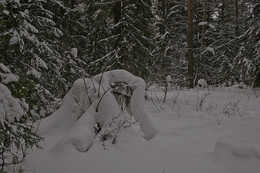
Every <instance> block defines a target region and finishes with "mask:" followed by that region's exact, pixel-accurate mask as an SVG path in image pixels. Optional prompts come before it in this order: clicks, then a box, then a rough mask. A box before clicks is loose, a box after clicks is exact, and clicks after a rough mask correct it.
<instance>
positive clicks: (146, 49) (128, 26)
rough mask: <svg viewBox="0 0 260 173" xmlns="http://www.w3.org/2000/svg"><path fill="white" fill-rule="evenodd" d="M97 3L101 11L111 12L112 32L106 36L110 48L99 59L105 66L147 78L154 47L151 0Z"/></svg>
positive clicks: (109, 26)
mask: <svg viewBox="0 0 260 173" xmlns="http://www.w3.org/2000/svg"><path fill="white" fill-rule="evenodd" d="M119 3H120V5H119ZM96 4H97V5H100V10H102V12H100V13H103V14H110V15H108V16H109V17H110V18H108V19H106V21H107V23H106V24H107V28H108V29H109V30H110V31H109V33H110V35H108V37H107V38H103V40H104V42H105V43H106V48H107V52H106V54H105V55H104V56H103V57H100V58H98V60H100V59H102V60H103V64H104V66H105V69H116V68H121V69H125V70H128V71H131V72H132V73H134V74H136V75H139V76H142V77H145V78H146V76H147V74H148V71H149V70H148V69H147V67H148V66H149V65H148V64H149V63H150V58H151V50H152V48H153V44H152V42H151V36H152V28H151V27H149V26H150V24H151V22H150V18H152V13H151V3H150V2H149V1H116V2H114V1H109V0H108V1H103V2H102V3H101V2H100V3H99V2H97V3H96ZM119 7H120V8H119ZM103 69H104V68H103Z"/></svg>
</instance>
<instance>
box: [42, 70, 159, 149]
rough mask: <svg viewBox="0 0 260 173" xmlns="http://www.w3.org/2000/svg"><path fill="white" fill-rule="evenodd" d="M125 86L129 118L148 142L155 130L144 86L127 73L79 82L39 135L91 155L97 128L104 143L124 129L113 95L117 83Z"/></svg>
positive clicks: (45, 121)
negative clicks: (48, 135)
mask: <svg viewBox="0 0 260 173" xmlns="http://www.w3.org/2000/svg"><path fill="white" fill-rule="evenodd" d="M118 82H121V83H125V85H127V86H128V87H130V88H131V90H132V95H131V98H130V114H131V115H133V117H134V119H135V120H136V122H137V123H139V124H140V128H141V130H142V132H143V134H144V137H145V138H146V139H151V138H152V137H153V136H154V135H155V134H156V130H155V127H154V126H153V124H152V122H151V121H150V119H149V117H148V115H147V113H146V112H145V110H144V95H145V86H146V84H145V82H144V80H143V79H141V78H139V77H136V76H134V75H132V74H131V73H129V72H127V71H124V70H113V71H108V72H105V73H102V74H99V75H97V76H94V77H93V78H85V79H78V80H76V81H75V82H74V84H73V86H72V88H71V90H70V91H69V92H68V94H67V95H66V96H65V97H64V99H63V103H62V105H61V107H60V108H59V109H58V110H57V111H56V112H54V113H53V114H52V115H50V116H49V117H47V118H45V119H42V120H41V121H40V124H39V128H38V129H37V133H38V134H39V135H46V134H48V133H49V134H51V135H53V134H55V135H58V136H59V138H61V140H60V141H59V142H58V143H57V144H56V145H55V147H63V145H66V146H74V148H75V149H76V150H78V151H80V152H85V151H88V150H89V148H90V147H91V146H92V144H93V140H94V138H95V135H96V134H95V127H96V125H98V126H99V128H100V129H99V131H100V132H99V134H100V135H101V137H103V139H108V138H109V137H110V138H112V137H114V142H115V139H116V136H115V135H118V133H119V131H120V130H121V129H122V128H124V124H125V121H126V119H125V118H124V116H125V115H124V112H122V110H121V109H120V106H119V103H118V102H117V100H116V98H115V96H114V95H113V93H112V86H113V85H114V84H115V83H118Z"/></svg>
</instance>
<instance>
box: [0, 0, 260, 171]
mask: <svg viewBox="0 0 260 173" xmlns="http://www.w3.org/2000/svg"><path fill="white" fill-rule="evenodd" d="M259 11H260V2H259V1H258V0H208V1H206V0H186V1H184V0H131V1H130V0H0V63H1V66H0V67H1V68H0V81H1V83H0V84H1V85H4V86H6V87H7V88H8V89H9V90H10V91H11V93H12V96H13V97H15V98H17V99H18V100H19V101H20V103H22V104H21V105H23V106H22V107H23V109H24V112H25V113H24V114H25V115H27V117H33V119H35V117H36V119H37V117H38V118H40V117H45V116H47V115H49V114H51V113H52V112H53V111H54V110H55V109H56V107H57V106H58V105H59V103H60V100H59V99H60V98H62V97H63V96H64V95H65V94H66V93H67V91H68V90H69V88H70V87H71V86H72V84H73V82H74V81H75V80H76V79H78V78H82V77H90V76H93V75H96V74H98V73H100V72H104V71H107V70H112V69H118V68H120V69H125V70H128V71H130V72H131V73H133V74H135V75H138V76H141V77H143V78H144V79H145V80H146V81H147V82H156V83H159V84H163V83H164V80H165V78H166V76H167V75H171V76H172V78H173V82H174V84H175V85H178V86H182V87H189V88H193V87H194V85H195V83H196V81H197V80H199V79H200V78H203V79H205V80H206V81H207V82H208V83H209V84H211V85H218V86H219V85H222V86H230V85H233V84H235V83H240V82H243V83H244V84H246V85H248V86H253V87H256V86H258V85H259V78H260V72H259V71H260V67H259V65H260V41H259V40H260V13H259ZM6 67H7V68H6ZM21 121H24V122H28V118H25V119H23V120H21ZM30 121H33V120H30ZM3 122H5V123H6V124H5V123H3ZM3 122H2V123H1V129H2V131H5V132H3V133H2V134H7V133H13V134H14V136H15V135H17V136H19V133H18V132H17V131H13V130H12V128H9V129H8V128H6V127H10V126H11V125H10V124H9V125H8V123H7V122H8V121H3ZM10 122H11V121H10ZM12 123H17V122H15V121H12ZM28 127H29V126H28ZM21 128H25V127H21ZM7 131H9V132H7ZM22 134H23V133H22ZM17 136H16V137H17ZM20 137H21V138H22V139H26V138H27V139H29V138H28V136H25V137H23V136H21V135H20ZM12 140H14V139H10V136H8V135H2V136H1V141H5V142H3V143H1V146H2V147H1V151H0V153H2V154H1V155H2V156H3V157H2V160H4V159H3V158H4V154H3V153H4V152H6V150H8V148H4V147H3V146H5V145H6V146H7V145H8V144H7V143H8V142H9V143H11V142H12ZM38 140H39V139H38V138H34V137H32V138H31V141H30V140H29V143H28V146H29V145H31V144H33V142H35V141H38ZM27 142H28V141H27ZM17 144H19V140H18V142H17ZM1 165H2V166H3V165H4V163H2V164H1Z"/></svg>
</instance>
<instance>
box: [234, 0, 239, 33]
mask: <svg viewBox="0 0 260 173" xmlns="http://www.w3.org/2000/svg"><path fill="white" fill-rule="evenodd" d="M235 6H236V7H235V8H236V23H235V24H236V31H235V32H236V37H238V36H239V33H238V0H236V4H235Z"/></svg>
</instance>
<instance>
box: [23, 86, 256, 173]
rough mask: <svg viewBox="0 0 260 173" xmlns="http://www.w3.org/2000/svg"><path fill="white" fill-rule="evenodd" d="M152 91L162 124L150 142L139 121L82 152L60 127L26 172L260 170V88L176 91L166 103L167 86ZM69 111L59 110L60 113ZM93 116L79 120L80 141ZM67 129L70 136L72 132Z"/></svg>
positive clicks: (149, 105)
mask: <svg viewBox="0 0 260 173" xmlns="http://www.w3.org/2000/svg"><path fill="white" fill-rule="evenodd" d="M148 96H149V100H147V101H146V102H145V109H146V111H147V112H148V113H149V114H150V115H151V116H150V118H151V120H152V122H153V123H154V124H155V125H156V128H157V129H158V133H157V135H156V136H155V137H154V138H153V139H151V140H150V141H147V140H145V139H144V138H143V137H142V136H141V132H140V127H139V126H138V125H132V126H131V127H128V128H124V129H123V130H122V131H121V133H120V134H119V136H118V139H117V143H116V144H112V143H111V141H107V142H101V141H100V138H99V137H96V138H95V140H94V141H93V143H94V145H93V146H92V147H91V148H90V149H89V151H88V152H85V153H81V152H78V151H77V150H75V149H74V148H73V147H70V146H68V145H67V144H66V142H65V141H66V140H67V138H65V139H64V138H63V139H61V138H62V137H63V135H60V133H58V132H57V131H60V132H61V131H62V130H63V129H62V127H59V128H58V127H57V128H55V129H52V132H49V133H46V134H45V141H44V142H43V143H42V147H43V149H42V150H34V151H33V152H32V153H30V155H29V156H28V158H27V161H26V162H25V163H24V164H23V165H22V168H23V170H24V172H26V173H31V172H34V173H46V172H48V173H75V172H77V173H86V172H89V173H102V172H106V173H117V172H118V173H121V172H124V173H140V172H142V173H146V172H147V173H159V172H160V173H162V172H164V173H167V172H168V173H172V172H178V173H190V172H193V173H201V172H207V173H209V172H210V173H220V172H221V173H245V172H250V173H258V172H259V170H260V159H259V150H260V138H259V134H260V107H259V103H260V92H259V91H252V90H245V89H243V90H241V89H237V88H220V89H214V91H213V90H210V91H208V90H202V89H194V90H179V91H178V90H173V91H171V92H169V93H168V95H167V100H166V103H165V104H164V103H163V101H162V100H163V91H161V89H156V88H154V89H152V90H151V91H149V92H148ZM68 99H72V98H68ZM70 106H72V105H70ZM88 110H89V111H93V110H92V109H88ZM66 111H68V110H65V109H64V110H63V111H60V112H58V113H57V116H59V115H60V114H63V113H65V112H66ZM83 117H84V116H82V118H83ZM75 119H76V118H75ZM75 119H74V118H71V119H70V121H75ZM89 120H90V119H85V120H82V121H78V122H82V124H81V123H79V124H78V125H77V128H78V129H81V130H79V131H78V132H80V133H76V134H77V135H76V136H74V139H75V143H77V140H76V139H78V138H80V139H81V138H82V137H84V136H86V135H88V134H87V133H81V132H82V131H88V130H85V129H84V128H86V126H84V123H88V122H89ZM67 123H68V124H70V123H69V122H67ZM57 126H58V124H57ZM62 133H65V134H67V133H68V135H66V136H67V137H68V138H69V137H70V135H69V134H70V132H65V131H62ZM73 134H75V133H74V132H73ZM77 145H81V144H77Z"/></svg>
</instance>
